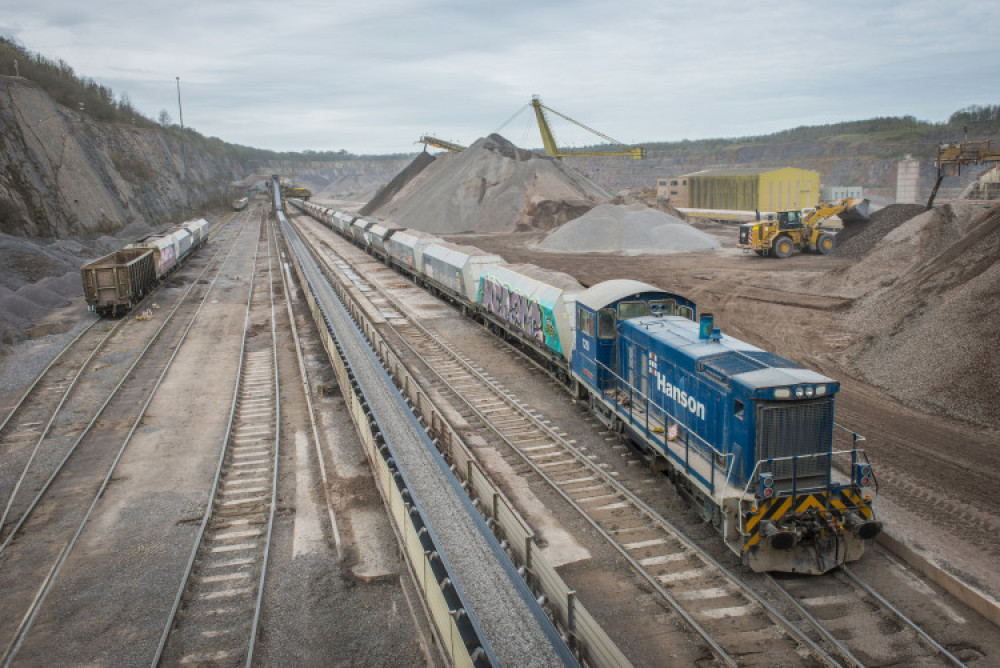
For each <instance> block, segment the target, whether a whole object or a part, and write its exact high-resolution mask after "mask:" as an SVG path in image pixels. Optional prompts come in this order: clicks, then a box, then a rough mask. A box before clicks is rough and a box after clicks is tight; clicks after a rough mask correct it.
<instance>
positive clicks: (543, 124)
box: [417, 95, 646, 160]
mask: <svg viewBox="0 0 1000 668" xmlns="http://www.w3.org/2000/svg"><path fill="white" fill-rule="evenodd" d="M531 106H532V107H533V108H534V110H535V118H536V119H537V120H538V131H539V132H541V134H542V145H543V146H544V147H545V153H546V155H548V156H550V157H553V158H565V157H569V156H597V157H602V158H606V157H614V156H627V157H630V158H634V159H635V160H642V159H643V158H645V157H646V149H645V147H642V146H627V145H625V144H623V143H621V142H620V141H618V140H616V139H612V138H611V137H609V136H607V135H606V134H603V133H601V132H598V131H597V130H595V129H594V128H591V127H587V126H586V125H584V124H583V123H581V122H580V121H576V120H573V119H572V118H570V117H569V116H567V115H566V114H562V113H559V112H558V111H556V110H555V109H552V108H551V107H546V106H545V105H544V104H542V101H541V99H539V97H538V96H537V95H535V96H533V97H532V98H531ZM523 109H524V108H523V107H522V108H521V110H522V111H523ZM546 111H549V112H551V113H553V114H555V115H556V116H558V117H559V118H564V119H566V120H567V121H569V122H570V123H573V124H574V125H578V126H579V127H581V128H583V129H584V130H586V131H587V132H590V133H593V134H595V135H597V136H598V137H600V138H601V139H603V140H604V141H606V142H608V143H609V144H614V145H616V146H620V147H621V149H620V150H615V151H570V150H560V149H559V147H558V146H557V145H556V138H555V135H553V134H552V128H550V127H549V120H548V118H546V117H545V112H546ZM520 113H521V112H520V111H518V114H520ZM516 115H517V114H515V116H516ZM513 118H514V117H511V119H510V120H513ZM510 120H508V121H507V122H508V123H509V122H510ZM504 125H506V123H504ZM501 127H502V126H501ZM417 143H420V144H425V145H427V146H433V147H435V148H440V149H443V150H445V151H451V152H453V153H459V152H461V151H464V150H465V149H466V147H465V146H462V145H461V144H456V143H455V142H450V141H447V140H444V139H438V138H437V137H432V136H430V135H424V136H422V137H421V138H420V139H418V140H417Z"/></svg>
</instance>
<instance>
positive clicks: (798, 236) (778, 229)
mask: <svg viewBox="0 0 1000 668" xmlns="http://www.w3.org/2000/svg"><path fill="white" fill-rule="evenodd" d="M868 207H869V202H868V200H866V199H843V200H839V201H837V202H834V203H832V204H820V205H819V206H817V207H816V208H815V209H812V210H809V211H806V212H805V213H803V212H801V211H779V212H777V213H776V214H774V215H773V216H769V217H768V220H760V221H757V222H753V223H744V224H742V225H740V239H739V243H737V246H739V247H740V248H743V249H744V250H752V251H754V252H755V253H757V255H762V256H763V255H773V256H774V257H779V258H786V257H788V256H789V255H791V254H792V253H794V252H795V251H796V250H799V251H805V250H811V251H815V252H817V253H819V254H820V255H826V254H827V253H829V252H830V251H832V250H833V249H834V248H836V247H837V237H836V229H835V228H832V227H824V225H823V223H824V222H826V221H827V220H829V219H830V218H833V217H834V216H837V217H838V218H840V220H841V221H843V222H845V223H855V222H865V221H867V220H868Z"/></svg>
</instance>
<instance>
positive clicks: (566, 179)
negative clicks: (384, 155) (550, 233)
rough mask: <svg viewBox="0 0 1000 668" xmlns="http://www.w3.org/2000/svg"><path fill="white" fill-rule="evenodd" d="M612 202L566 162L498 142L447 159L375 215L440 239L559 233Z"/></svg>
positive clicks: (429, 168) (492, 137)
mask: <svg viewBox="0 0 1000 668" xmlns="http://www.w3.org/2000/svg"><path fill="white" fill-rule="evenodd" d="M610 198H611V196H610V195H609V193H607V192H606V191H605V190H604V189H602V188H600V187H599V186H597V185H596V184H594V183H593V182H591V181H590V180H589V179H587V178H586V177H584V176H583V175H581V174H579V173H578V172H576V171H574V170H572V169H570V168H569V167H567V166H566V165H564V164H563V163H562V162H560V161H558V160H554V159H552V158H547V157H543V156H539V155H536V154H534V153H532V152H530V151H525V150H523V149H519V148H517V147H516V146H514V145H513V144H511V143H510V142H509V141H507V140H506V139H504V138H503V137H501V136H499V135H496V134H493V135H490V136H489V137H486V138H484V139H480V140H478V141H476V142H475V143H474V144H473V145H472V146H470V147H469V148H468V149H466V150H465V151H463V152H461V153H453V154H449V155H443V156H441V157H439V158H437V159H436V160H435V161H434V162H433V163H432V164H430V165H429V166H427V167H426V168H425V169H424V170H423V171H421V172H420V174H418V175H417V176H416V177H415V178H413V179H412V180H410V181H409V183H407V184H406V185H405V186H403V187H402V188H401V189H400V191H399V192H398V193H397V194H396V196H395V197H393V198H392V199H391V200H390V201H389V202H388V203H386V204H384V205H382V206H380V207H378V208H377V209H376V210H374V211H372V214H373V215H374V216H376V217H378V218H381V219H382V220H385V221H387V222H390V223H394V224H396V225H400V226H402V227H408V228H413V229H418V230H425V231H427V232H434V233H436V234H458V233H463V232H478V233H505V232H512V231H514V230H530V229H552V228H554V227H557V226H559V225H561V224H562V223H564V222H566V221H567V220H571V219H573V218H576V217H577V216H579V215H581V214H583V213H585V212H586V211H588V210H590V209H591V208H592V207H593V206H595V205H597V204H599V203H602V202H606V201H607V200H609V199H610Z"/></svg>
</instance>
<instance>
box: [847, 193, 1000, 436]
mask: <svg viewBox="0 0 1000 668" xmlns="http://www.w3.org/2000/svg"><path fill="white" fill-rule="evenodd" d="M830 280H831V281H834V282H835V283H839V285H840V287H841V288H843V289H845V290H847V291H854V293H855V294H858V295H861V296H860V297H859V298H858V300H857V301H856V302H855V306H854V308H853V309H852V310H851V313H850V315H849V316H848V324H849V325H850V326H851V327H852V328H853V329H854V330H855V331H856V333H857V334H858V340H859V341H860V342H859V343H858V344H856V345H855V346H853V347H852V348H851V349H850V350H849V351H848V354H849V355H850V359H851V362H852V363H853V364H854V365H855V366H856V368H857V369H858V370H859V372H860V373H862V374H863V375H864V376H865V377H866V378H867V379H868V380H869V381H871V382H873V383H874V384H875V385H878V386H879V387H882V388H884V389H886V390H887V391H889V392H890V393H892V394H893V395H894V396H896V397H897V398H899V399H901V400H903V401H905V402H907V403H910V404H913V405H916V406H918V407H920V408H922V409H923V410H926V411H930V412H932V413H941V414H947V415H953V416H958V417H961V418H963V419H966V420H970V421H972V422H976V423H979V424H983V425H985V426H989V427H994V428H995V427H1000V404H998V403H997V401H996V398H995V392H996V388H998V387H1000V365H998V364H997V363H996V349H997V347H998V345H1000V334H998V332H1000V308H998V300H1000V206H997V205H995V204H994V205H993V206H992V207H990V206H988V205H983V204H981V203H980V204H977V203H972V202H959V201H955V202H952V203H951V204H948V205H945V206H941V207H938V208H935V209H933V210H931V211H926V212H924V213H922V214H920V215H918V216H916V217H914V218H911V219H910V220H908V221H906V222H904V223H902V224H900V225H899V226H898V227H896V228H895V229H893V230H892V231H890V232H889V233H888V234H886V235H885V236H884V238H883V239H882V240H881V242H879V243H878V244H877V245H876V246H875V247H874V248H873V249H872V250H871V252H869V253H868V254H867V255H866V256H865V257H864V258H863V259H862V260H861V261H859V262H858V263H857V264H855V265H853V266H851V267H850V268H848V269H847V270H846V271H844V272H836V273H834V274H831V276H830ZM830 287H831V290H832V289H833V288H834V287H836V285H835V284H831V286H830Z"/></svg>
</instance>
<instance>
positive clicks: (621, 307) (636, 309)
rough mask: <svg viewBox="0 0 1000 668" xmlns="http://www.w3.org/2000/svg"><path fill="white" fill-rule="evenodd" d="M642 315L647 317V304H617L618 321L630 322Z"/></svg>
mask: <svg viewBox="0 0 1000 668" xmlns="http://www.w3.org/2000/svg"><path fill="white" fill-rule="evenodd" d="M643 315H649V304H647V303H646V302H621V303H619V304H618V319H619V320H631V319H632V318H638V317H639V316H643Z"/></svg>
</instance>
